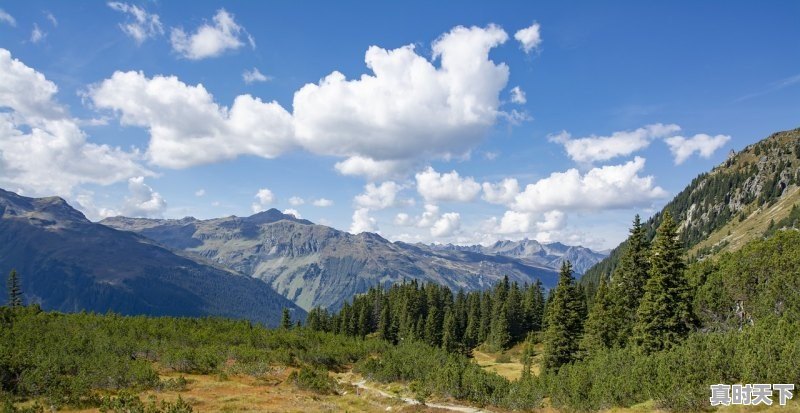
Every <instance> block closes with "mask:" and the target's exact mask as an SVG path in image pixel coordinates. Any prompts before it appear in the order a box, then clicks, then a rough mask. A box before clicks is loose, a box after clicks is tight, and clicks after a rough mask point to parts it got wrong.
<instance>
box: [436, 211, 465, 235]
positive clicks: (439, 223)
mask: <svg viewBox="0 0 800 413" xmlns="http://www.w3.org/2000/svg"><path fill="white" fill-rule="evenodd" d="M460 228H461V215H460V214H459V213H458V212H447V213H445V214H443V215H442V217H441V218H439V219H438V220H436V222H435V223H434V224H433V226H432V227H431V235H433V236H434V237H438V238H443V237H449V236H452V235H453V234H455V233H456V232H457V231H458V230H459V229H460Z"/></svg>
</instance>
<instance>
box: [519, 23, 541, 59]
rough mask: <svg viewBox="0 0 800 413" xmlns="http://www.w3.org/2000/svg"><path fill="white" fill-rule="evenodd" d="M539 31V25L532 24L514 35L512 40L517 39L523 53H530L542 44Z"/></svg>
mask: <svg viewBox="0 0 800 413" xmlns="http://www.w3.org/2000/svg"><path fill="white" fill-rule="evenodd" d="M540 29H541V26H540V25H539V23H533V24H532V25H530V26H529V27H526V28H524V29H521V30H519V31H517V32H516V33H514V38H515V39H517V41H518V42H519V44H520V47H522V50H524V51H525V53H530V52H531V50H533V49H536V48H538V47H539V45H540V44H542V35H541V33H540Z"/></svg>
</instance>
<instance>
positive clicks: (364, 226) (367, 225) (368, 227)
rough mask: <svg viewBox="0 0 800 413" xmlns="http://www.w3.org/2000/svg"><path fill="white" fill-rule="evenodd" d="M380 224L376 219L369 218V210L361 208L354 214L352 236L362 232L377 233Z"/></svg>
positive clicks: (351, 227)
mask: <svg viewBox="0 0 800 413" xmlns="http://www.w3.org/2000/svg"><path fill="white" fill-rule="evenodd" d="M377 231H378V223H377V221H376V220H375V218H372V217H370V216H369V209H367V208H359V209H356V210H355V211H354V212H353V223H352V224H351V225H350V231H349V232H350V233H351V234H360V233H362V232H377Z"/></svg>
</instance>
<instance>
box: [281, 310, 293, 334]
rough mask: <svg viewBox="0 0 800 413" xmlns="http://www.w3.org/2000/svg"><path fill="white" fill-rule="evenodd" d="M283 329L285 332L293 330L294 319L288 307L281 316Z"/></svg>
mask: <svg viewBox="0 0 800 413" xmlns="http://www.w3.org/2000/svg"><path fill="white" fill-rule="evenodd" d="M281 328H282V329H284V330H288V329H290V328H292V317H291V315H289V309H288V308H286V307H284V308H283V313H282V314H281Z"/></svg>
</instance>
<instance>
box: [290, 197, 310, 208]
mask: <svg viewBox="0 0 800 413" xmlns="http://www.w3.org/2000/svg"><path fill="white" fill-rule="evenodd" d="M305 203H306V201H305V200H304V199H303V198H300V197H299V196H293V197H291V198H289V205H291V206H298V205H303V204H305Z"/></svg>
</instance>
